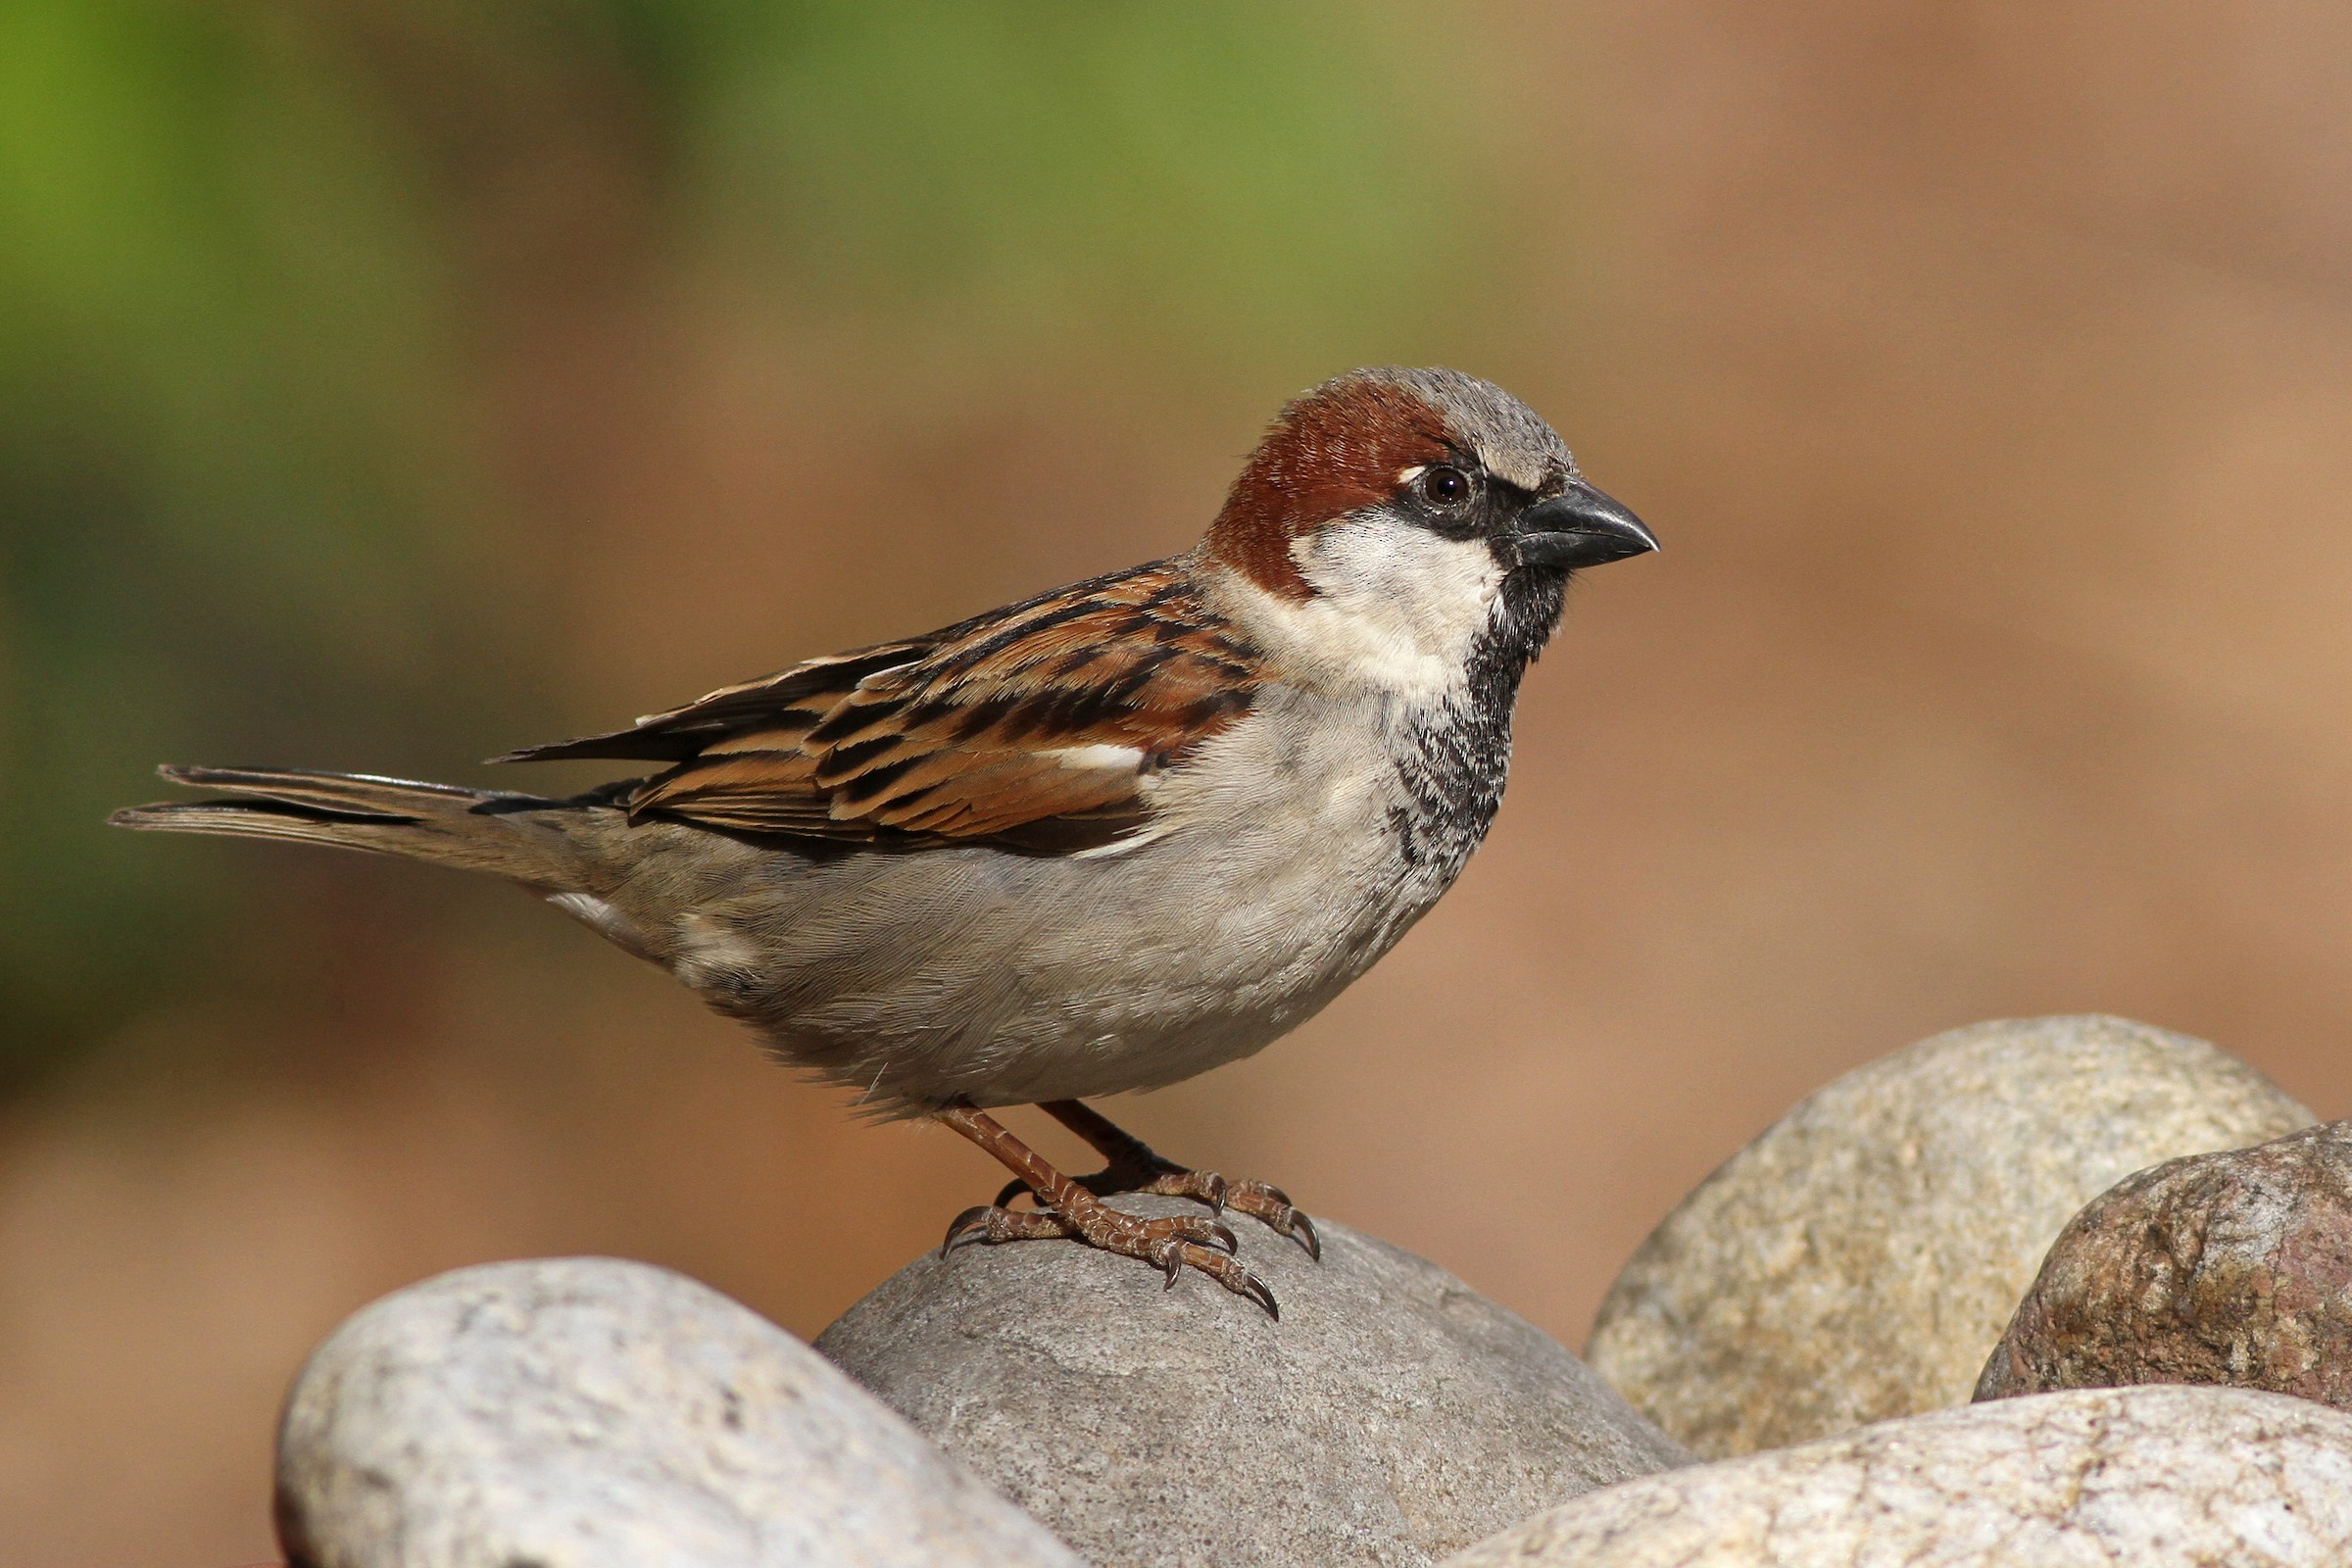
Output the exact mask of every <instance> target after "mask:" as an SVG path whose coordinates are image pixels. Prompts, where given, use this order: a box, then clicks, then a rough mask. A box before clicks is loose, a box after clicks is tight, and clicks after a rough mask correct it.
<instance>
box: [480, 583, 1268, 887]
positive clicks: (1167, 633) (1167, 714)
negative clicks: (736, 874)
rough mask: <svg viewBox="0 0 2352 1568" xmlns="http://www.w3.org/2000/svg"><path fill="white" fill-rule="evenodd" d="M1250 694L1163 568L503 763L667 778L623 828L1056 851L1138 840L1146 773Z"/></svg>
mask: <svg viewBox="0 0 2352 1568" xmlns="http://www.w3.org/2000/svg"><path fill="white" fill-rule="evenodd" d="M1259 678H1260V677H1259V669H1258V663H1257V660H1256V658H1255V656H1254V654H1253V653H1252V651H1251V650H1250V648H1249V647H1248V645H1247V644H1246V643H1245V642H1244V640H1243V639H1242V638H1241V637H1240V636H1239V635H1238V634H1237V633H1236V632H1235V631H1234V630H1233V628H1232V627H1231V626H1230V625H1229V624H1227V622H1226V621H1225V620H1224V618H1223V617H1222V616H1220V615H1218V614H1217V613H1215V612H1214V611H1213V610H1212V609H1210V608H1209V607H1208V606H1207V605H1206V604H1204V603H1202V602H1201V598H1200V596H1199V595H1198V593H1197V591H1196V590H1195V589H1194V588H1193V587H1192V586H1191V584H1190V582H1189V580H1188V579H1187V578H1186V577H1185V576H1184V575H1183V574H1181V573H1180V572H1178V571H1176V570H1174V569H1172V568H1171V567H1170V566H1169V565H1168V564H1165V563H1161V564H1153V565H1150V566H1142V567H1137V568H1135V569H1133V570H1130V571H1125V572H1118V573H1114V574H1112V575H1110V576H1107V577H1102V578H1097V579H1095V580H1094V581H1092V582H1086V583H1080V584H1077V585H1075V586H1074V587H1070V588H1065V589H1061V590H1058V591H1056V592H1054V593H1052V594H1047V595H1044V596H1041V597H1040V598H1037V599H1033V600H1030V601H1028V602H1027V603H1024V604H1020V605H1015V606H1013V607H1011V608H1009V609H1006V610H1001V611H996V612H993V613H990V614H988V615H984V616H979V617H976V618H974V619H972V620H968V621H964V622H962V623H961V624H958V625H955V626H950V627H948V628H946V629H945V630H942V631H939V632H935V633H932V634H931V635H930V636H928V637H919V638H911V639H908V640H906V641H903V642H895V643H884V644H877V645H876V646H874V647H871V648H861V649H855V650H852V651H850V652H848V653H843V654H837V655H834V656H832V657H830V658H826V659H816V660H810V661H809V662H807V663H804V664H797V665H795V666H793V667H792V668H790V669H787V670H782V671H779V672H778V673H776V674H774V675H769V676H766V677H764V678H762V679H760V680H756V681H747V682H745V683H743V684H742V685H738V686H729V687H723V688H721V689H720V690H718V691H715V692H711V693H710V694H709V695H707V696H705V697H702V698H700V699H698V700H697V701H695V702H692V703H689V704H687V705H686V706H685V707H683V708H679V709H674V710H672V711H669V712H666V713H655V714H650V715H648V716H647V717H645V718H642V719H639V720H638V721H637V722H636V723H635V724H633V725H631V726H630V727H629V728H627V729H624V730H619V731H615V732H614V733H613V734H610V735H596V736H589V737H587V738H585V739H582V740H576V741H564V742H559V743H557V744H555V745H552V746H539V747H532V748H529V749H527V750H525V751H520V752H515V753H513V754H510V756H508V757H505V758H501V759H499V760H501V761H527V760H551V759H558V758H613V759H641V760H664V761H669V762H672V763H673V764H674V765H673V766H671V767H670V768H669V770H668V771H666V772H664V773H662V774H660V775H658V776H656V777H654V778H650V779H648V780H646V781H645V783H643V784H642V785H640V786H638V788H637V789H636V790H635V791H634V792H633V793H632V794H631V795H630V796H629V797H627V799H626V801H625V803H624V804H625V805H626V806H627V808H628V809H629V811H630V813H631V814H632V815H642V814H645V813H648V812H658V813H660V814H662V815H665V816H673V817H680V818H683V819H685V820H688V821H692V822H698V823H701V824H703V825H705V826H708V827H714V828H722V829H728V830H732V831H736V832H747V833H779V834H788V835H797V836H803V837H812V838H822V839H835V840H847V841H866V842H871V841H877V840H892V841H897V842H900V843H903V844H907V845H908V846H910V847H911V846H913V845H920V844H932V845H939V844H953V843H972V842H991V841H993V842H998V843H1004V844H1008V845H1014V846H1018V847H1022V848H1029V849H1035V850H1040V851H1061V852H1067V851H1074V850H1082V849H1089V848H1096V847H1100V846H1103V845H1106V844H1110V843H1113V842H1116V841H1117V840H1119V839H1121V838H1124V837H1127V836H1129V835H1132V834H1136V833H1139V832H1143V831H1146V830H1147V829H1148V826H1149V823H1150V819H1151V797H1152V789H1153V787H1154V784H1155V781H1156V778H1157V775H1159V774H1160V773H1161V772H1162V771H1164V770H1165V769H1166V768H1168V767H1170V766H1172V765H1174V764H1175V763H1177V762H1178V761H1180V760H1182V759H1183V758H1184V756H1185V754H1186V753H1187V752H1188V751H1190V750H1191V749H1192V748H1194V747H1197V746H1199V745H1200V744H1201V742H1202V741H1205V740H1207V739H1208V738H1209V737H1211V736H1213V735H1215V734H1217V733H1218V732H1219V731H1221V730H1223V729H1225V728H1227V727H1228V726H1230V725H1231V724H1233V723H1234V722H1235V721H1237V720H1238V719H1239V718H1240V717H1241V716H1242V715H1243V714H1244V713H1245V712H1247V711H1249V708H1250V702H1251V701H1252V699H1253V697H1254V695H1255V692H1256V689H1257V686H1258V683H1259Z"/></svg>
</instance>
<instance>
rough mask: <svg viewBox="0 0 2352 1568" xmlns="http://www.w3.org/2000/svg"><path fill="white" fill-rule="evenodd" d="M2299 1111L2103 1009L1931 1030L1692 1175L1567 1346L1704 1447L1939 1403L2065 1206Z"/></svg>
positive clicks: (1970, 1367)
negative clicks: (1692, 1185)
mask: <svg viewBox="0 0 2352 1568" xmlns="http://www.w3.org/2000/svg"><path fill="white" fill-rule="evenodd" d="M2311 1119H2312V1118H2311V1113H2310V1112H2309V1111H2307V1110H2305V1109H2304V1108H2303V1107H2302V1106H2300V1105H2298V1104H2296V1103H2294V1102H2293V1101H2292V1100H2289V1099H2288V1098H2287V1097H2286V1096H2285V1095H2284V1094H2282V1093H2281V1092H2280V1091H2279V1090H2278V1088H2277V1087H2276V1086H2275V1085H2273V1084H2272V1083H2271V1082H2270V1081H2269V1080H2268V1079H2266V1078H2264V1077H2263V1076H2262V1075H2261V1074H2260V1073H2258V1072H2256V1071H2255V1070H2254V1069H2253V1068H2251V1067H2249V1066H2247V1065H2246V1064H2245V1063H2244V1062H2242V1061H2239V1060H2238V1059H2237V1058H2235V1057H2234V1056H2230V1055H2229V1054H2226V1053H2224V1052H2221V1051H2218V1050H2216V1049H2215V1048H2214V1047H2212V1046H2209V1045H2207V1044H2205V1043H2204V1042H2202V1041H2198V1040H2192V1039H2189V1038H2188V1037H2186V1036H2184V1035H2177V1034H2172V1033H2169V1032H2167V1031H2165V1030H2161V1029H2154V1028H2150V1027H2148V1026H2147V1025H2145V1024H2137V1023H2131V1022H2128V1021H2126V1020H2124V1019H2120V1018H2107V1017H2097V1016H2087V1017H2058V1018H2037V1019H2023V1020H2013V1021H2005V1022H1996V1023H1985V1024H1978V1025H1976V1026H1974V1027H1971V1028H1966V1029H1958V1030H1954V1031H1952V1032H1951V1033H1949V1034H1942V1035H1937V1036H1936V1037H1935V1038H1933V1039H1930V1040H1924V1041H1921V1042H1920V1043H1919V1044H1917V1045H1914V1046H1910V1047H1908V1048H1906V1049H1904V1050H1902V1051H1898V1052H1896V1053H1894V1054H1892V1055H1889V1056H1887V1057H1885V1058H1883V1059H1881V1060H1879V1061H1875V1062H1872V1063H1870V1064H1869V1065H1868V1066H1865V1067H1861V1068H1858V1069H1856V1070H1855V1071H1853V1072H1850V1073H1848V1074H1846V1075H1845V1076H1844V1077H1842V1078H1840V1079H1838V1080H1837V1081H1836V1082H1835V1083H1832V1084H1830V1085H1829V1086H1827V1087H1826V1088H1823V1089H1821V1090H1819V1091H1818V1092H1816V1093H1815V1094H1813V1095H1811V1096H1809V1097H1807V1098H1806V1099H1805V1100H1804V1101H1802V1102H1800V1103H1798V1104H1797V1105H1796V1106H1795V1108H1793V1109H1792V1110H1790V1111H1789V1113H1788V1114H1787V1115H1785V1116H1783V1117H1782V1118H1781V1119H1780V1120H1779V1121H1778V1122H1776V1123H1775V1124H1774V1125H1773V1126H1772V1127H1770V1128H1768V1129H1767V1130H1766V1131H1765V1132H1764V1133H1762V1134H1761V1135H1760V1136H1758V1137H1757V1138H1756V1139H1755V1140H1754V1142H1752V1143H1750V1144H1749V1145H1748V1146H1747V1147H1746V1148H1745V1149H1743V1150H1741V1151H1740V1152H1739V1153H1737V1154H1735V1155H1733V1156H1732V1158H1731V1159H1729V1160H1728V1161H1726V1162H1725V1163H1724V1165H1723V1166H1722V1168H1721V1169H1719V1170H1717V1171H1716V1172H1715V1174H1714V1175H1712V1176H1710V1177H1708V1178H1707V1180H1706V1181H1705V1182H1704V1183H1703V1184H1701V1185H1700V1186H1699V1188H1698V1189H1697V1190H1696V1191H1694V1192H1693V1193H1692V1194H1691V1196H1690V1197H1689V1198H1688V1199H1686V1200H1684V1201H1683V1202H1682V1204H1681V1205H1680V1206H1679V1207H1677V1208H1676V1209H1675V1210H1674V1212H1673V1213H1672V1214H1670V1215H1668V1216H1667V1217H1666V1219H1665V1220H1664V1222H1662V1223H1661V1224H1660V1225H1659V1226H1658V1228H1657V1229H1656V1230H1655V1231H1653V1232H1652V1233H1651V1234H1650V1237H1649V1239H1648V1240H1647V1241H1645V1242H1644V1243H1642V1247H1641V1249H1640V1250H1638V1251H1637V1252H1636V1253H1635V1254H1634V1256H1633V1259H1632V1260H1631V1261H1630V1262H1628V1263H1627V1264H1626V1267H1625V1270H1624V1272H1623V1273H1622V1274H1621V1275H1619V1277H1618V1279H1617V1282H1616V1284H1615V1285H1614V1286H1613V1287H1612V1288H1611V1290H1610V1292H1609V1295H1608V1298H1607V1299H1606V1300H1605V1301H1604V1302H1603V1303H1602V1305H1601V1309H1600V1315H1599V1320H1598V1323H1597V1326H1596V1327H1595V1328H1594V1330H1593V1338H1592V1341H1591V1344H1590V1345H1589V1347H1588V1348H1587V1350H1586V1354H1587V1356H1588V1358H1589V1359H1590V1360H1591V1362H1592V1364H1593V1367H1594V1369H1595V1370H1597V1371H1599V1372H1600V1373H1601V1375H1602V1376H1604V1377H1606V1378H1608V1379H1609V1381H1610V1382H1612V1383H1613V1384H1615V1385H1616V1386H1617V1388H1618V1389H1619V1390H1621V1391H1622V1392H1623V1393H1624V1394H1625V1395H1626V1396H1627V1397H1629V1398H1631V1399H1632V1400H1633V1401H1634V1403H1635V1404H1636V1405H1637V1406H1638V1407H1639V1408H1641V1409H1642V1411H1643V1412H1644V1413H1645V1414H1647V1415H1648V1416H1649V1417H1650V1418H1651V1419H1653V1420H1655V1421H1656V1422H1657V1423H1658V1424H1659V1425H1660V1426H1662V1427H1664V1428H1665V1429H1666V1431H1667V1432H1668V1433H1670V1434H1672V1435H1673V1436H1675V1437H1676V1438H1678V1439H1680V1440H1681V1441H1682V1442H1684V1443H1685V1444H1687V1445H1689V1446H1691V1448H1692V1449H1693V1450H1694V1451H1696V1452H1698V1453H1700V1454H1703V1455H1707V1456H1710V1457H1715V1456H1725V1455H1732V1454H1740V1453H1749V1452H1753V1451H1755V1450H1757V1449H1759V1448H1771V1447H1781V1446H1788V1445H1789V1444H1794V1443H1802V1442H1805V1441H1807V1440H1809V1439H1813V1438H1817V1437H1822V1436H1825V1435H1828V1434H1830V1433H1835V1432H1842V1431H1846V1430H1849V1429H1851V1428H1854V1427H1857V1426H1860V1425H1862V1424H1863V1423H1865V1422H1869V1421H1878V1420H1884V1419H1887V1418H1888V1417H1891V1416H1900V1415H1908V1414H1912V1413H1914V1412H1917V1411H1922V1410H1930V1409H1935V1408H1937V1407H1939V1406H1945V1405H1954V1404H1960V1403H1963V1402H1965V1401H1966V1400H1967V1399H1968V1397H1969V1396H1970V1394H1971V1392H1972V1391H1973V1389H1974V1386H1975V1383H1976V1379H1977V1374H1978V1372H1979V1371H1980V1370H1981V1369H1982V1368H1983V1367H1984V1365H1985V1356H1986V1355H1987V1354H1988V1353H1989V1352H1990V1351H1991V1349H1992V1348H1993V1346H1994V1345H1995V1344H1996V1343H1997V1342H1998V1341H1999V1340H2000V1337H2001V1333H2002V1330H2003V1328H2004V1327H2005V1326H2006V1325H2007V1324H2008V1321H2009V1318H2010V1315H2011V1313H2012V1312H2013V1311H2014V1310H2015V1309H2016V1306H2017V1302H2018V1299H2019V1298H2020V1297H2021V1296H2022V1295H2023V1294H2024V1293H2025V1290H2026V1287H2027V1286H2028V1285H2030V1284H2031V1283H2032V1282H2033V1279H2034V1270H2035V1269H2036V1268H2037V1267H2038V1266H2039V1264H2040V1262H2041V1258H2042V1255H2043V1254H2044V1253H2045V1252H2046V1251H2047V1250H2049V1246H2050V1243H2051V1242H2052V1241H2053V1240H2054V1239H2055V1238H2056V1237H2057V1235H2058V1232H2059V1231H2060V1229H2061V1228H2062V1227H2064V1225H2065V1224H2066V1222H2067V1220H2068V1219H2069V1217H2071V1216H2072V1215H2073V1214H2074V1213H2075V1212H2076V1210H2078V1209H2080V1208H2081V1207H2082V1204H2083V1203H2084V1202H2086V1201H2088V1200H2089V1199H2091V1198H2092V1197H2093V1196H2095V1195H2096V1194H2098V1193H2100V1192H2102V1191H2104V1190H2105V1189H2106V1188H2108V1187H2110V1186H2112V1185H2113V1184H2114V1183H2115V1182H2117V1181H2118V1180H2120V1179H2121V1178H2123V1177H2124V1176H2126V1175H2128V1174H2130V1173H2131V1172H2132V1171H2135V1170H2140V1169H2143V1168H2144V1167H2146V1166H2149V1165H2152V1164H2155V1163H2157V1162H2158V1161H2160V1160H2165V1159H2170V1158H2173V1157H2174V1156H2176V1155H2180V1154H2190V1153H2202V1152H2208V1151H2211V1150H2217V1149H2231V1148H2237V1147H2240V1146H2243V1145H2246V1144H2253V1143H2260V1142H2263V1141H2264V1140H2267V1139H2271V1138H2276V1137H2278V1136H2279V1135H2280V1134H2282V1133H2286V1132H2289V1131H2292V1130H2293V1129H2294V1128H2296V1127H2299V1126H2303V1125H2305V1124H2307V1123H2309V1122H2310V1121H2311Z"/></svg>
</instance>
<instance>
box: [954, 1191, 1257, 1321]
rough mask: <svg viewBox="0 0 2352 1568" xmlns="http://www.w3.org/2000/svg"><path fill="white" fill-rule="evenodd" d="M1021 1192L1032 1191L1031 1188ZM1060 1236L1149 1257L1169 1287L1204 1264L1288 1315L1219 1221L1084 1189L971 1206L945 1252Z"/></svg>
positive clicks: (1237, 1290) (1216, 1276) (1236, 1289)
mask: <svg viewBox="0 0 2352 1568" xmlns="http://www.w3.org/2000/svg"><path fill="white" fill-rule="evenodd" d="M1015 1185H1016V1186H1018V1185H1019V1184H1017V1183H1016V1184H1015ZM1077 1185H1078V1184H1076V1183H1072V1186H1073V1187H1076V1186H1077ZM1020 1190H1021V1191H1024V1192H1026V1191H1028V1189H1027V1188H1026V1187H1021V1189H1020ZM1180 1196H1191V1195H1189V1194H1187V1195H1180ZM1041 1201H1042V1200H1041ZM1060 1237H1067V1238H1070V1239H1071V1240H1074V1241H1079V1242H1084V1243H1085V1244H1086V1245H1087V1246H1089V1247H1097V1248H1101V1249H1102V1250H1103V1251H1106V1252H1116V1253H1118V1254H1119V1255H1120V1256H1122V1257H1136V1258H1142V1259H1143V1260H1144V1261H1145V1262H1148V1263H1150V1264H1152V1266H1153V1267H1154V1268H1157V1269H1158V1270H1160V1271H1161V1272H1162V1273H1163V1274H1165V1275H1166V1276H1167V1285H1168V1286H1169V1287H1173V1286H1174V1285H1175V1283H1176V1277H1177V1276H1178V1275H1179V1274H1181V1273H1183V1272H1184V1270H1186V1269H1188V1268H1192V1269H1198V1270H1200V1271H1201V1273H1203V1274H1205V1275H1207V1276H1208V1277H1209V1278H1210V1279H1212V1280H1215V1281H1216V1282H1217V1283H1218V1284H1219V1285H1222V1286H1224V1287H1225V1289H1227V1290H1229V1291H1231V1292H1233V1294H1234V1295H1236V1296H1242V1297H1247V1298H1249V1299H1250V1300H1252V1301H1255V1302H1256V1303H1257V1304H1258V1305H1259V1306H1262V1307H1264V1308H1265V1309H1266V1315H1267V1316H1269V1317H1272V1318H1276V1319H1280V1318H1281V1316H1282V1308H1281V1307H1279V1306H1278V1305H1276V1304H1275V1301H1274V1293H1273V1292H1272V1291H1270V1290H1268V1289H1266V1285H1265V1282H1264V1281H1263V1280H1261V1279H1259V1278H1258V1277H1257V1276H1256V1275H1254V1274H1252V1273H1250V1271H1249V1270H1248V1269H1246V1268H1244V1267H1243V1266H1242V1265H1241V1264H1240V1263H1238V1262H1236V1261H1235V1260H1234V1257H1233V1253H1234V1252H1235V1251H1236V1250H1238V1249H1239V1248H1240V1246H1241V1244H1240V1243H1239V1242H1237V1241H1235V1240H1234V1235H1233V1232H1232V1231H1230V1230H1228V1229H1226V1228H1225V1227H1224V1226H1223V1225H1222V1224H1219V1223H1218V1222H1217V1221H1216V1220H1213V1219H1200V1218H1197V1217H1195V1216H1193V1215H1189V1214H1186V1215H1174V1216H1170V1217H1167V1218H1163V1219H1145V1218H1143V1217H1141V1216H1140V1215H1135V1214H1125V1213H1121V1212H1120V1211H1119V1210H1117V1209H1115V1208H1112V1207H1110V1206H1109V1205H1108V1204H1106V1203H1103V1202H1102V1201H1099V1200H1098V1199H1096V1198H1095V1197H1094V1195H1093V1194H1091V1193H1088V1192H1084V1191H1072V1192H1069V1193H1066V1194H1065V1195H1064V1197H1063V1200H1062V1202H1061V1206H1059V1207H1054V1208H1048V1207H1040V1208H1005V1207H1003V1206H1001V1204H991V1205H984V1206H982V1207H978V1208H967V1209H965V1210H964V1211H963V1212H962V1213H960V1214H958V1215H956V1218H955V1220H954V1222H953V1223H951V1224H950V1225H949V1226H948V1235H947V1240H946V1241H944V1242H942V1243H941V1244H940V1251H941V1253H942V1254H943V1255H944V1254H946V1253H948V1252H952V1251H954V1250H956V1248H958V1247H961V1246H963V1245H965V1244H966V1243H978V1244H979V1245H981V1246H994V1245H996V1244H997V1243H1000V1242H1027V1241H1040V1240H1044V1239H1047V1238H1060Z"/></svg>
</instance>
